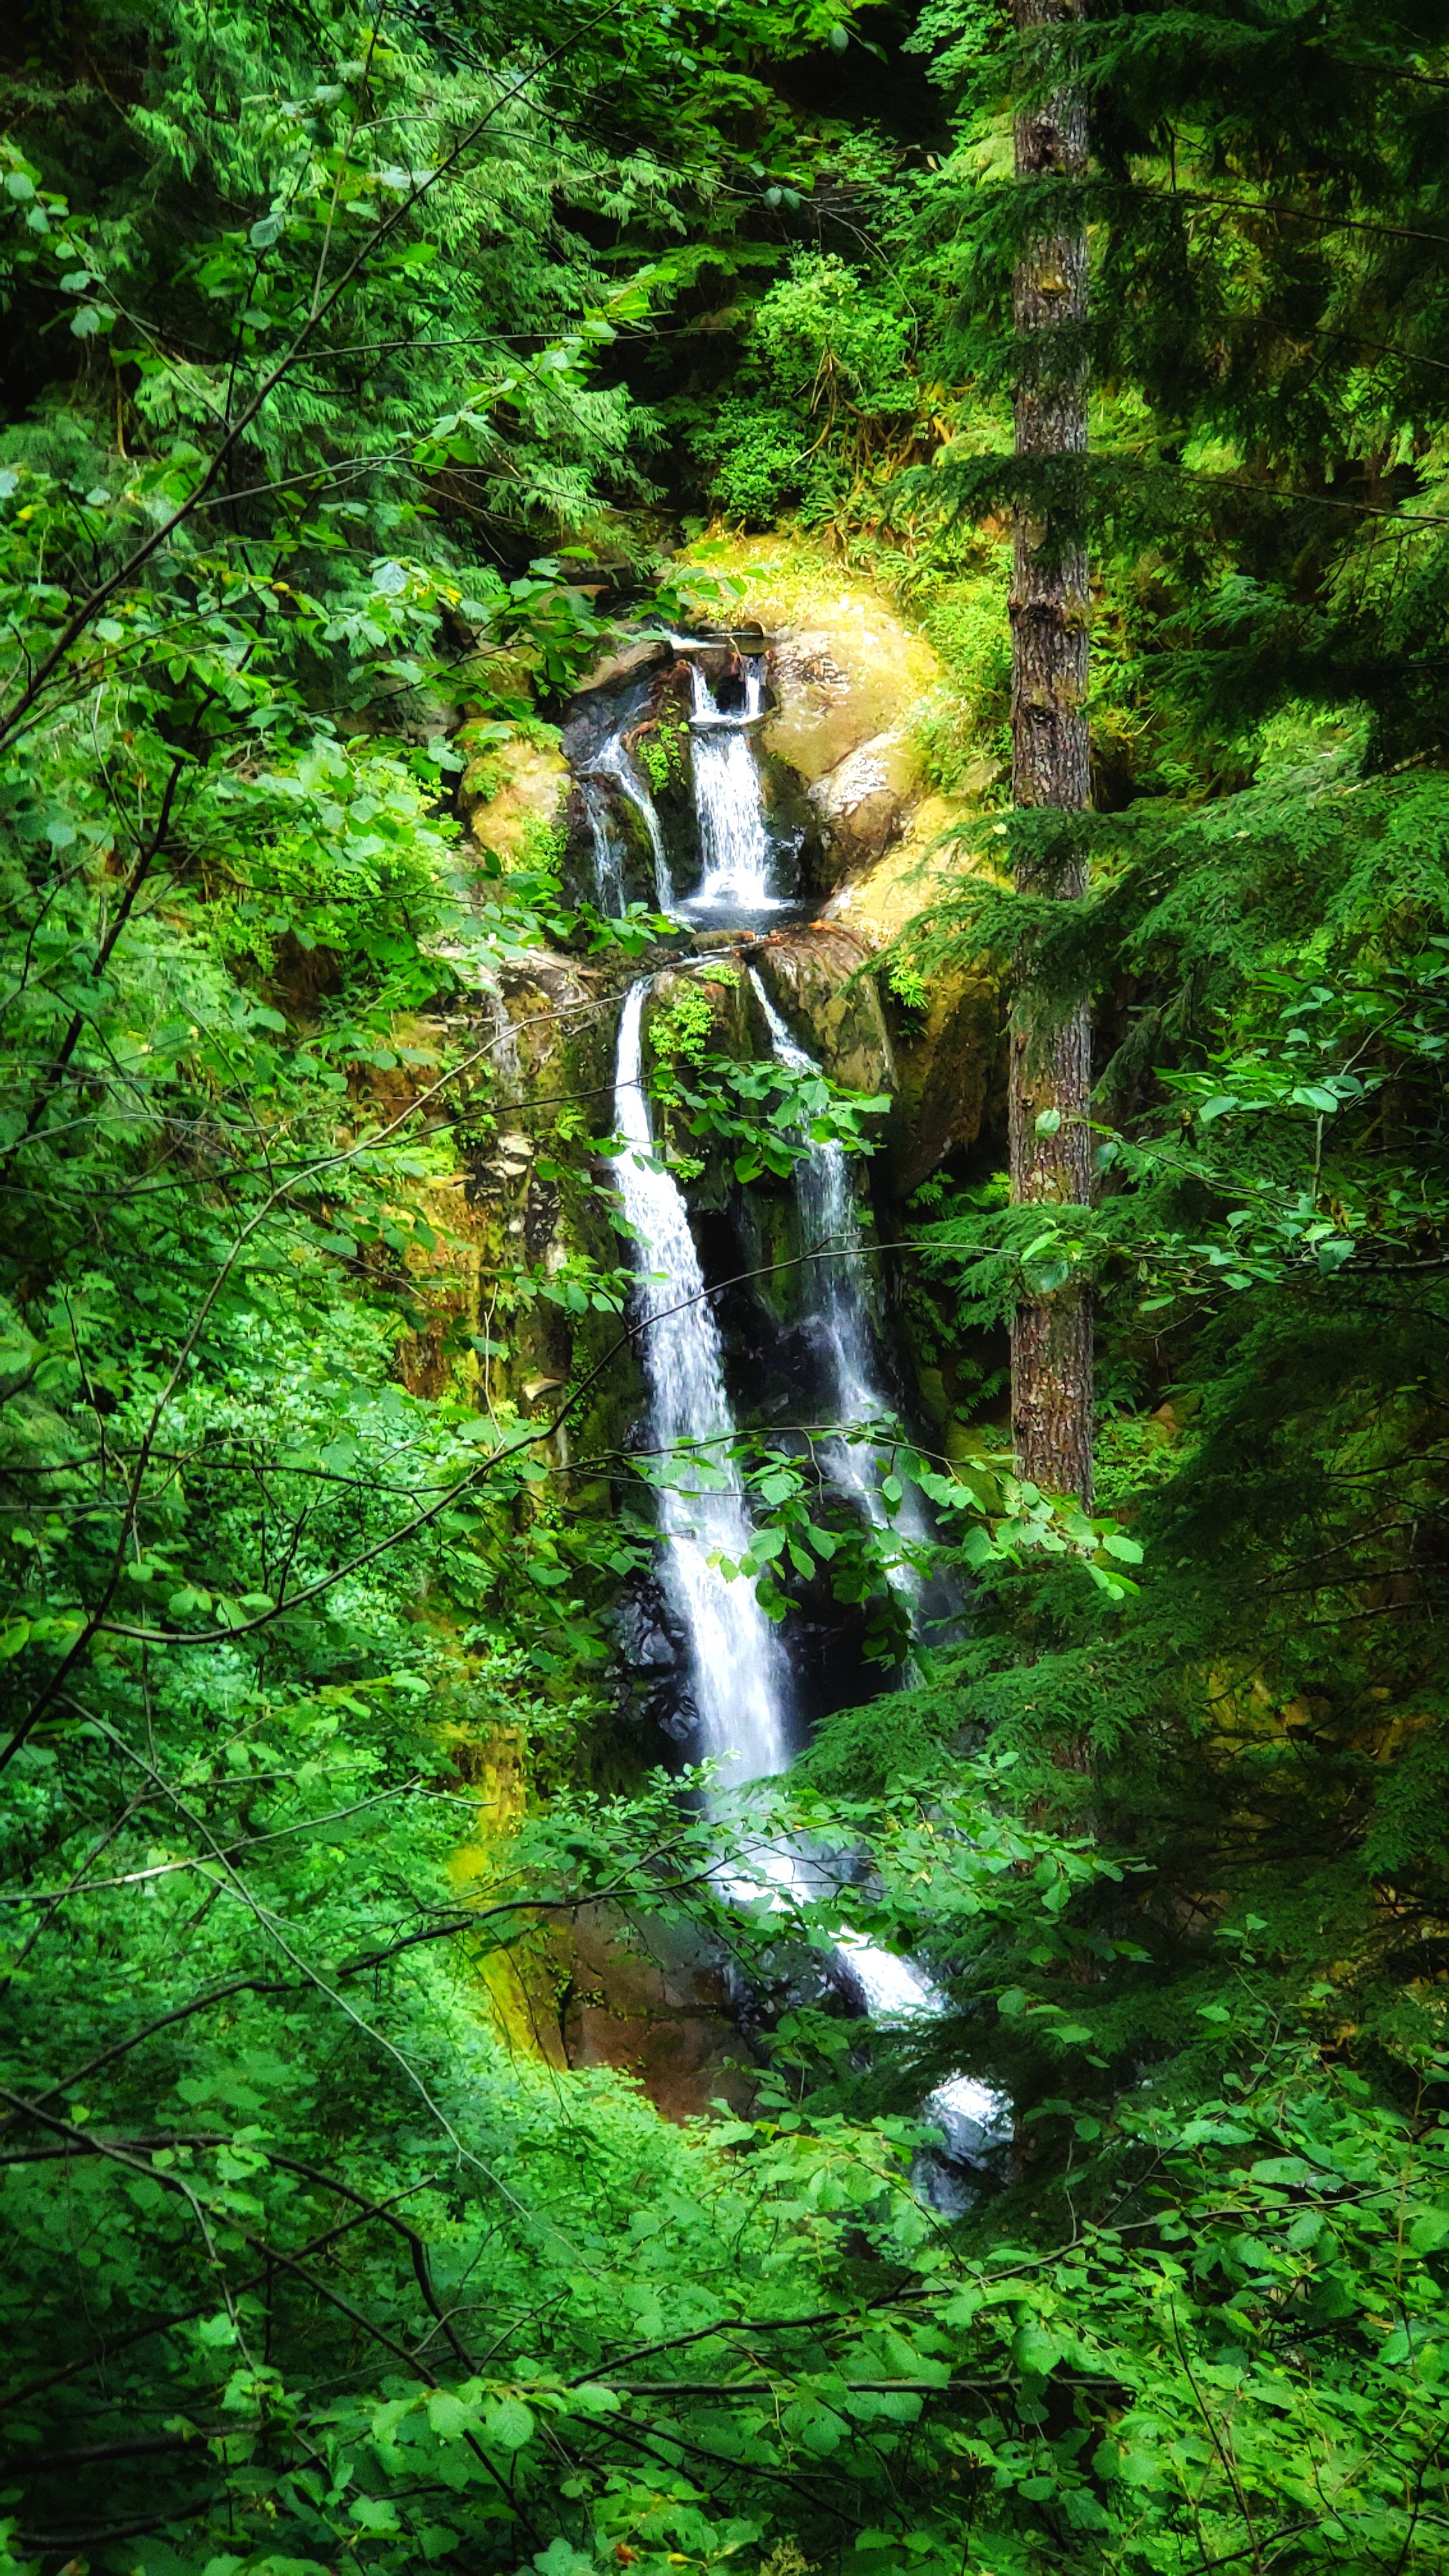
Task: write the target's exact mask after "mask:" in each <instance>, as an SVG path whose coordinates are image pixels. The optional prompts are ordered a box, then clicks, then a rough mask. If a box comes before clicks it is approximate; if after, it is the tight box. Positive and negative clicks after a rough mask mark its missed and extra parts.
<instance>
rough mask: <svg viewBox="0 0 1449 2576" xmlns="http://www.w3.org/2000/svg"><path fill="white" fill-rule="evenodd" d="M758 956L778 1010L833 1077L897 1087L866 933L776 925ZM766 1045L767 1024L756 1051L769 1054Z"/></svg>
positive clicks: (856, 1085)
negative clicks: (792, 928)
mask: <svg viewBox="0 0 1449 2576" xmlns="http://www.w3.org/2000/svg"><path fill="white" fill-rule="evenodd" d="M754 962H755V963H756V965H757V968H758V972H759V975H760V979H761V981H762V983H763V984H764V986H765V989H766V991H767V992H768V994H769V996H770V999H771V1001H772V1002H773V1003H774V1005H775V1007H776V1009H777V1010H778V1011H779V1012H780V1013H781V1014H782V1016H783V1017H784V1018H785V1019H786V1020H787V1021H788V1022H789V1024H790V1027H791V1028H792V1029H793V1030H794V1032H795V1034H796V1036H797V1037H798V1039H799V1041H800V1044H801V1045H802V1046H803V1047H806V1048H808V1050H809V1052H810V1054H811V1055H813V1056H814V1057H815V1059H816V1061H817V1063H818V1064H819V1065H820V1067H821V1069H822V1071H824V1072H825V1073H828V1074H829V1076H830V1078H831V1080H832V1081H833V1082H839V1083H843V1084H844V1085H845V1087H846V1088H847V1089H848V1090H850V1091H864V1092H870V1093H875V1092H882V1091H893V1090H894V1089H895V1084H896V1074H895V1064H894V1060H893V1056H892V1050H891V1041H890V1036H889V1034H888V1032H887V1029H886V1024H885V1015H884V1013H883V1011H882V1009H881V1001H880V994H879V991H878V989H877V986H876V981H875V977H874V976H873V975H872V974H871V973H870V972H869V968H870V963H871V950H870V948H869V946H868V945H867V943H866V942H865V941H864V940H863V939H861V938H858V937H857V936H856V935H855V934H854V933H853V932H852V931H850V930H846V929H838V928H836V927H834V926H833V925H831V924H828V923H824V922H811V923H809V924H808V925H807V926H805V927H804V928H802V929H799V930H787V931H778V932H776V933H775V935H774V936H773V937H772V938H771V939H769V940H767V941H766V942H765V943H764V944H763V945H762V947H761V949H760V950H759V952H758V955H757V957H756V959H755V961H754ZM857 979H858V980H857ZM767 1047H768V1037H767V1035H766V1034H765V1033H764V1032H763V1031H762V1032H761V1033H760V1035H759V1039H758V1042H757V1044H756V1047H755V1052H756V1053H758V1054H761V1055H763V1054H764V1053H765V1052H766V1050H767Z"/></svg>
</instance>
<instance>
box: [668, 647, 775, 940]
mask: <svg viewBox="0 0 1449 2576" xmlns="http://www.w3.org/2000/svg"><path fill="white" fill-rule="evenodd" d="M689 677H690V688H691V692H692V699H693V704H692V711H691V715H690V736H691V743H692V749H693V756H694V803H695V811H696V813H697V815H698V817H699V848H700V857H701V860H702V862H703V872H702V874H701V877H700V882H699V891H698V893H697V894H695V895H692V896H691V897H690V901H689V907H688V909H689V911H690V912H691V913H704V914H710V913H715V914H724V913H729V914H731V915H733V916H743V917H744V918H745V919H750V918H754V917H757V916H758V915H760V914H762V913H768V912H775V911H777V910H778V909H779V906H780V897H779V896H778V895H777V894H776V892H775V889H774V879H773V863H774V851H773V848H772V846H771V841H770V832H769V826H768V824H767V822H766V820H765V800H764V796H763V793H762V792H761V786H760V772H759V766H758V764H757V762H756V759H755V751H754V744H753V742H752V741H751V739H750V728H751V727H752V725H753V724H754V723H755V721H756V719H757V718H758V716H759V714H760V712H761V710H762V708H763V705H764V687H765V680H764V667H763V664H762V663H761V662H760V661H758V660H757V659H756V660H751V661H749V662H747V663H746V665H745V706H744V712H743V713H742V714H739V715H733V714H728V713H726V712H725V711H724V710H722V709H721V708H720V707H719V706H718V705H717V704H716V702H715V695H714V691H713V690H712V689H711V687H710V684H709V678H708V674H707V673H706V671H705V669H704V666H703V664H702V663H701V662H693V661H692V662H691V663H690V666H689Z"/></svg>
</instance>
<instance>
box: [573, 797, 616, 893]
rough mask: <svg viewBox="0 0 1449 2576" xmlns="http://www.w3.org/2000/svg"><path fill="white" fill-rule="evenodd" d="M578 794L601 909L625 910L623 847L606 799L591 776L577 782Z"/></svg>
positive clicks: (595, 888)
mask: <svg viewBox="0 0 1449 2576" xmlns="http://www.w3.org/2000/svg"><path fill="white" fill-rule="evenodd" d="M579 797H580V801H581V803H582V805H583V809H584V820H585V822H586V823H587V824H588V827H589V839H590V840H591V842H592V843H593V849H594V892H595V894H596V895H597V897H598V903H599V910H600V912H606V913H611V914H618V913H621V912H622V911H623V910H624V903H625V896H624V850H623V844H622V843H621V841H620V839H619V834H618V831H617V829H616V828H615V824H614V817H613V815H612V814H611V813H610V811H609V800H608V798H607V796H606V795H605V794H604V791H603V789H602V788H601V787H600V786H599V785H598V784H597V782H596V781H595V780H594V779H592V778H585V779H583V780H582V781H581V782H580V786H579Z"/></svg>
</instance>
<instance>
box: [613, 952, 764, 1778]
mask: <svg viewBox="0 0 1449 2576" xmlns="http://www.w3.org/2000/svg"><path fill="white" fill-rule="evenodd" d="M648 989H649V979H648V977H647V976H645V977H643V978H641V980H640V981H639V982H638V983H637V984H635V985H633V986H632V988H631V989H630V991H629V993H628V995H627V996H626V999H625V1002H624V1008H623V1013H622V1015H621V1017H620V1021H619V1047H618V1056H617V1060H616V1066H615V1077H614V1115H615V1121H616V1125H617V1130H618V1133H619V1135H620V1136H622V1137H623V1138H624V1140H625V1145H626V1148H627V1150H626V1151H625V1152H624V1153H623V1154H621V1155H620V1156H619V1159H618V1163H617V1165H616V1171H617V1176H618V1188H619V1199H620V1203H621V1206H622V1208H623V1213H624V1216H625V1218H626V1219H627V1221H628V1224H629V1226H630V1228H631V1230H632V1246H633V1255H634V1264H635V1270H636V1274H637V1277H638V1283H639V1285H638V1293H639V1301H640V1306H641V1308H642V1320H643V1324H644V1331H643V1334H642V1336H641V1342H642V1349H643V1356H644V1375H645V1381H646V1383H647V1385H648V1389H649V1433H650V1439H651V1443H652V1446H653V1447H654V1449H655V1450H656V1451H657V1452H658V1453H659V1454H660V1455H661V1456H662V1458H663V1459H664V1461H665V1462H666V1465H667V1467H668V1469H669V1471H670V1477H671V1481H669V1482H666V1483H664V1484H663V1485H661V1487H660V1492H659V1526H660V1532H661V1535H662V1537H663V1541H664V1550H663V1562H662V1566H661V1580H662V1583H663V1588H664V1593H665V1597H666V1599H667V1601H668V1602H669V1605H670V1608H671V1609H672V1611H673V1612H674V1615H675V1617H676V1618H677V1619H678V1621H679V1623H680V1626H681V1627H682V1629H683V1631H684V1635H685V1638H686V1640H687V1643H688V1649H689V1663H690V1680H691V1688H692V1691H693V1695H694V1702H695V1706H696V1708H697V1709H698V1712H699V1721H700V1732H701V1736H702V1739H703V1745H704V1750H705V1751H706V1753H708V1754H709V1755H711V1756H712V1757H713V1758H714V1759H715V1760H716V1761H720V1762H722V1763H725V1764H726V1765H727V1766H728V1768H727V1774H726V1776H727V1779H728V1781H729V1783H730V1785H731V1786H733V1785H734V1784H735V1783H736V1782H739V1781H745V1780H759V1779H765V1778H768V1777H769V1776H770V1775H771V1774H773V1773H774V1772H777V1771H783V1770H784V1769H785V1767H786V1764H787V1762H788V1760H789V1747H788V1743H787V1739H786V1726H785V1716H784V1712H785V1709H786V1708H787V1706H788V1694H789V1671H788V1667H787V1666H786V1663H785V1657H784V1653H783V1650H782V1648H781V1645H780V1641H779V1638H778V1636H777V1634H776V1631H775V1629H774V1628H773V1627H772V1625H771V1623H770V1621H769V1620H768V1619H767V1618H766V1617H765V1614H764V1612H763V1610H762V1609H761V1608H760V1605H759V1603H758V1601H757V1600H756V1598H755V1589H754V1585H753V1584H752V1583H751V1582H749V1581H748V1579H747V1578H746V1577H744V1576H743V1575H736V1576H735V1577H734V1578H733V1579H731V1578H730V1577H729V1576H728V1575H726V1574H725V1573H724V1572H723V1571H722V1570H721V1569H720V1567H718V1566H717V1565H711V1563H710V1556H711V1554H712V1553H713V1552H714V1551H715V1550H719V1551H720V1552H721V1553H722V1554H723V1555H724V1556H726V1557H728V1558H729V1559H731V1560H732V1561H733V1562H734V1563H736V1564H737V1563H738V1562H739V1559H740V1558H741V1557H742V1556H745V1555H747V1554H748V1552H749V1543H750V1521H749V1513H748V1510H747V1508H746V1504H745V1497H744V1491H743V1488H742V1486H741V1483H740V1478H739V1470H738V1468H737V1466H736V1464H735V1461H734V1456H733V1448H732V1444H733V1437H734V1428H735V1426H734V1421H733V1418H732V1416H731V1413H730V1407H729V1399H728V1397H727V1395H726V1393H725V1384H724V1369H723V1363H722V1355H721V1351H720V1339H719V1332H718V1328H717V1326H716V1324H715V1320H714V1316H713V1313H712V1312H711V1309H710V1304H709V1300H708V1298H707V1297H706V1295H705V1293H704V1279H703V1276H702V1273H701V1271H700V1267H699V1256H698V1254H697V1252H696V1251H695V1248H694V1237H693V1236H692V1234H691V1233H690V1230H689V1215H688V1211H687V1209H686V1207H685V1204H684V1199H683V1196H682V1194H681V1192H680V1190H679V1188H678V1186H677V1184H676V1183H675V1182H674V1181H673V1180H672V1179H671V1177H670V1175H669V1173H668V1172H666V1171H663V1170H661V1169H660V1167H659V1165H658V1164H657V1162H656V1161H655V1159H654V1139H653V1131H652V1127H651V1122H650V1117H649V1102H648V1097H647V1095H646V1093H645V1090H644V1080H643V1016H644V997H645V995H646V993H647V991H648Z"/></svg>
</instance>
